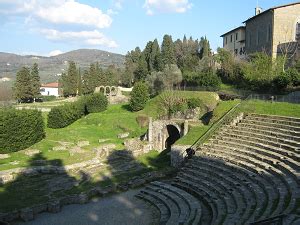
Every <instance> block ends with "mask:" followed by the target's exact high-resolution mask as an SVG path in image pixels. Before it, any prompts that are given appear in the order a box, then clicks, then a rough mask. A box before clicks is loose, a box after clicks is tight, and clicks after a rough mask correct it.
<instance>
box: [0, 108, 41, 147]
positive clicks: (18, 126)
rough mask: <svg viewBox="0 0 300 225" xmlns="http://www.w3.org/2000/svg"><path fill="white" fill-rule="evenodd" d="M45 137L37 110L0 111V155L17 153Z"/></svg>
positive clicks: (10, 109)
mask: <svg viewBox="0 0 300 225" xmlns="http://www.w3.org/2000/svg"><path fill="white" fill-rule="evenodd" d="M44 137H45V131H44V121H43V117H42V113H41V112H39V111H37V110H16V109H12V108H9V109H8V108H7V109H1V110H0V153H9V152H15V151H19V150H22V149H25V148H28V147H30V146H31V145H33V144H35V143H37V142H39V141H40V140H42V139H43V138H44Z"/></svg>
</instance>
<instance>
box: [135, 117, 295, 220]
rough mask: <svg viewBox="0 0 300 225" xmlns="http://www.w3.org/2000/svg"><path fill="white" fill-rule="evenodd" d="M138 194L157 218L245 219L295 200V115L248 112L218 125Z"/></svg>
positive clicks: (285, 208)
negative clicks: (172, 172) (174, 169)
mask: <svg viewBox="0 0 300 225" xmlns="http://www.w3.org/2000/svg"><path fill="white" fill-rule="evenodd" d="M138 197H140V198H142V199H144V200H145V201H148V202H149V203H150V204H152V205H154V206H155V207H156V208H157V209H158V210H159V211H160V214H161V218H160V222H161V224H228V225H229V224H230V225H231V224H251V223H253V222H255V221H262V220H265V219H268V218H272V217H276V216H279V215H287V214H291V213H294V212H295V211H296V210H297V208H298V210H299V207H300V206H299V205H300V119H298V118H291V117H283V116H267V115H258V114H249V115H247V116H245V118H244V119H243V120H242V121H241V122H240V123H238V124H237V125H233V126H229V125H226V126H223V127H222V128H221V129H219V131H218V132H217V133H216V134H215V135H214V136H213V137H212V138H211V139H210V140H209V141H208V143H206V144H205V145H202V146H201V147H199V148H198V149H197V151H196V155H195V156H194V157H193V158H192V159H189V160H188V161H187V162H186V163H185V165H184V166H183V167H182V168H181V169H180V170H179V172H178V173H177V176H176V177H175V178H173V179H172V180H170V181H164V182H153V183H151V184H150V185H148V186H146V187H145V188H144V189H143V190H142V191H141V193H140V194H139V195H138Z"/></svg>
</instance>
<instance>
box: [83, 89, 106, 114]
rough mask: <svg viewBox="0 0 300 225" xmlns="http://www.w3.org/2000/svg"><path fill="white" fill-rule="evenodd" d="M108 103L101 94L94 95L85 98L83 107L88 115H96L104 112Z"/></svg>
mask: <svg viewBox="0 0 300 225" xmlns="http://www.w3.org/2000/svg"><path fill="white" fill-rule="evenodd" d="M107 105H108V101H107V98H106V96H104V95H103V94H102V93H96V94H92V95H89V96H86V97H85V106H86V110H87V112H88V113H97V112H102V111H104V110H106V108H107Z"/></svg>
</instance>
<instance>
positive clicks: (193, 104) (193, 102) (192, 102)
mask: <svg viewBox="0 0 300 225" xmlns="http://www.w3.org/2000/svg"><path fill="white" fill-rule="evenodd" d="M187 105H188V108H189V109H195V108H198V107H201V106H203V102H202V101H201V99H199V98H189V99H187Z"/></svg>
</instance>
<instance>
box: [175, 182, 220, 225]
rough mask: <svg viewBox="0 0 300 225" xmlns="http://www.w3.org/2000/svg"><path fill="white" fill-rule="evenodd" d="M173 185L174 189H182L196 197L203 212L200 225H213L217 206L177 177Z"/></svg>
mask: <svg viewBox="0 0 300 225" xmlns="http://www.w3.org/2000/svg"><path fill="white" fill-rule="evenodd" d="M171 184H172V185H173V186H174V187H177V188H180V189H182V190H184V191H186V192H187V193H189V194H191V195H193V196H195V197H196V198H197V199H198V201H199V203H200V205H201V211H202V212H203V213H202V214H201V220H200V223H199V224H212V221H213V219H214V216H216V212H215V210H216V209H215V205H213V204H212V203H211V201H210V199H206V198H205V197H203V196H200V195H199V193H198V192H197V191H196V190H195V189H193V188H191V187H190V186H189V185H187V184H185V183H183V182H180V181H179V178H176V177H175V178H174V179H173V180H172V182H171Z"/></svg>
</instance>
